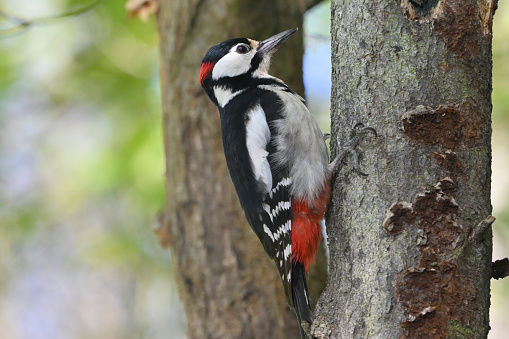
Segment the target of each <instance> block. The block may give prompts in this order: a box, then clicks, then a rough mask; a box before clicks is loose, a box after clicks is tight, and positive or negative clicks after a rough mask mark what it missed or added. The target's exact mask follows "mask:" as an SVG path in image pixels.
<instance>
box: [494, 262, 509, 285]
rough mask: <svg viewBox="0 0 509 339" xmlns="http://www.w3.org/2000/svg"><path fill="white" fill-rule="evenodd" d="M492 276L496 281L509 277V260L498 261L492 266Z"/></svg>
mask: <svg viewBox="0 0 509 339" xmlns="http://www.w3.org/2000/svg"><path fill="white" fill-rule="evenodd" d="M491 270H492V273H491V276H492V277H493V278H494V279H497V280H498V279H502V278H505V277H507V276H509V258H504V259H501V260H497V261H495V262H493V263H492V264H491Z"/></svg>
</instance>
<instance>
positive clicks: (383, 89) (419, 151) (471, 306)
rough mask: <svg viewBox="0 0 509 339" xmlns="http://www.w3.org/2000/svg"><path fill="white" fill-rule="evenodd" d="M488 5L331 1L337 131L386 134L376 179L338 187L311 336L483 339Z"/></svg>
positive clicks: (355, 179)
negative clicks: (358, 128)
mask: <svg viewBox="0 0 509 339" xmlns="http://www.w3.org/2000/svg"><path fill="white" fill-rule="evenodd" d="M418 4H420V6H418ZM492 8H493V2H490V3H488V2H485V1H482V0H481V1H477V0H468V1H459V0H449V1H446V0H440V1H437V0H434V1H426V0H422V1H417V0H416V1H406V0H400V1H396V0H380V1H371V0H363V1H346V0H333V1H332V29H331V30H332V65H333V70H332V82H333V88H332V132H333V135H339V136H341V137H340V139H341V140H343V141H345V142H346V141H347V136H348V135H349V132H350V130H351V128H352V126H353V125H354V124H355V123H357V122H363V123H364V124H366V125H369V126H371V127H374V128H376V130H377V131H378V134H379V137H378V138H377V139H376V140H373V141H371V142H370V143H368V144H367V145H364V146H363V157H362V159H361V167H362V169H363V170H364V171H365V172H366V173H369V176H367V177H361V176H359V175H357V174H356V173H355V172H354V171H352V170H351V167H349V166H346V167H345V168H343V169H342V170H341V172H340V173H338V174H337V176H336V177H335V184H334V193H333V199H332V205H331V207H330V209H329V217H328V225H329V226H328V228H327V229H328V232H329V253H330V272H329V281H328V285H327V287H326V289H325V291H324V293H323V294H322V297H321V298H320V300H319V301H318V306H317V311H316V312H315V316H316V319H315V322H314V324H313V326H312V331H313V333H314V335H315V336H317V337H319V338H329V337H331V338H384V339H385V338H485V337H486V336H487V333H488V330H489V319H488V311H489V305H490V299H489V298H490V295H489V291H490V277H491V252H492V241H491V229H490V228H489V227H484V226H480V228H482V230H484V231H485V232H482V230H481V229H476V226H477V225H478V224H479V225H483V223H481V221H483V220H484V219H485V218H486V217H488V216H489V215H490V213H491V204H490V184H491V182H490V178H491V169H490V167H491V146H490V141H491V118H490V114H491V16H492V14H493V13H492V12H491V14H490V12H489V11H492ZM332 140H335V138H334V137H333V138H332ZM332 145H333V154H334V153H336V152H337V149H338V148H337V145H336V144H335V143H334V142H333V143H332ZM491 222H492V221H491ZM484 224H486V223H484ZM488 224H489V223H488ZM474 229H475V231H474ZM472 234H480V235H479V236H472Z"/></svg>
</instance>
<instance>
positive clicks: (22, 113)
mask: <svg viewBox="0 0 509 339" xmlns="http://www.w3.org/2000/svg"><path fill="white" fill-rule="evenodd" d="M88 3H89V2H87V1H85V0H45V1H29V0H3V1H2V0H0V9H1V10H2V11H4V14H6V13H8V14H10V15H15V16H18V17H21V18H24V19H30V18H42V17H46V16H51V15H55V14H57V13H62V12H65V11H67V10H68V9H76V8H79V7H81V6H83V5H86V4H88ZM124 5H125V2H124V1H123V0H122V1H120V0H109V1H108V0H105V1H103V2H102V3H101V4H100V5H99V6H97V7H96V8H95V9H94V10H93V11H90V12H87V13H84V14H82V15H79V16H74V17H71V18H65V19H58V20H53V21H51V22H46V23H40V24H34V26H33V27H30V28H29V29H27V30H21V31H19V32H17V33H15V34H12V32H11V31H9V30H10V29H11V28H12V27H14V26H16V21H15V20H14V21H13V20H9V18H8V17H6V16H5V15H3V16H2V15H0V30H1V32H0V329H1V332H2V334H1V336H2V338H9V339H10V338H14V339H17V338H30V339H33V338H52V339H54V338H168V334H170V337H171V338H180V337H184V334H183V328H184V327H185V326H184V325H183V316H182V308H181V305H180V304H179V302H178V298H177V296H176V294H175V288H174V283H173V279H172V271H171V258H170V254H169V253H168V252H167V251H165V250H163V249H162V248H161V247H160V245H159V243H158V242H157V239H156V237H155V236H154V235H153V233H152V231H151V230H152V228H153V225H154V223H155V215H156V214H157V212H158V210H159V209H162V208H164V203H165V199H164V194H165V190H164V152H163V143H162V129H161V108H160V93H159V91H160V88H159V77H158V72H159V65H158V50H157V42H158V37H157V32H156V30H155V24H154V22H153V20H152V21H149V22H148V23H142V22H141V21H139V20H137V19H130V18H129V16H128V14H127V12H126V11H125V9H124ZM328 16H329V14H328V10H327V4H324V5H322V7H321V8H320V9H317V10H315V11H314V14H313V15H312V17H311V18H310V19H309V20H308V21H307V25H306V28H305V31H306V32H307V33H309V35H310V36H312V34H315V35H316V34H318V35H321V36H328V34H329V33H328V25H327V24H326V23H327V21H328ZM324 23H325V24H324ZM508 34H509V8H508V6H506V5H505V4H500V8H499V10H498V12H497V14H496V16H495V28H494V51H493V57H494V92H493V104H494V109H493V129H494V133H493V135H494V137H493V149H494V161H493V165H494V169H493V173H494V176H493V181H494V182H493V187H494V188H493V205H494V215H495V216H496V217H497V218H498V219H497V222H496V224H495V243H496V244H497V247H496V250H495V255H494V257H495V258H501V257H505V256H508V255H509V251H508V250H507V248H506V246H504V245H503V244H508V240H507V239H509V226H508V225H509V208H508V204H509V203H508V199H507V198H508V197H509V193H508V187H509V176H508V175H507V172H508V169H509V148H508V146H507V145H509V136H508V135H507V131H508V130H509V121H508V116H509V63H508V62H507V61H508V60H509V41H508V39H507V38H506V37H507V35H508ZM316 40H318V42H317V41H316ZM309 41H311V43H310V44H309V46H311V47H310V48H313V46H312V45H313V43H325V44H329V42H328V41H326V39H325V41H320V38H319V39H315V40H313V39H308V42H309ZM313 41H314V42H313ZM197 67H198V65H197ZM197 72H198V70H197ZM312 85H313V84H307V86H308V89H309V88H310V86H312ZM309 99H310V102H313V101H314V102H316V101H317V99H313V98H309ZM316 107H322V108H323V107H327V104H325V105H320V104H316ZM321 114H322V116H321V117H319V118H320V121H322V120H327V118H326V116H327V114H328V112H327V111H326V110H325V111H324V112H322V113H321ZM324 116H325V118H323V117H324ZM170 161H171V159H170ZM508 285H509V283H508V282H507V281H501V282H494V284H493V306H494V308H493V310H492V319H493V322H492V327H493V332H492V334H491V338H497V334H496V333H497V332H501V333H504V331H505V333H507V332H508V331H509V328H508V327H507V326H509V325H508V324H507V322H506V321H504V317H505V316H504V314H507V313H508V312H509V309H508V306H507V304H508V303H507V300H508V297H509V287H508ZM504 307H505V308H504ZM497 321H498V322H497Z"/></svg>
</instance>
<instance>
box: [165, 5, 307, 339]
mask: <svg viewBox="0 0 509 339" xmlns="http://www.w3.org/2000/svg"><path fill="white" fill-rule="evenodd" d="M313 2H315V1H311V0H307V1H293V0H279V1H269V0H263V1H257V2H248V1H241V0H222V1H215V0H214V1H213V0H192V1H190V0H171V1H162V0H161V1H160V9H159V13H158V15H157V21H158V26H159V33H160V48H161V81H162V98H163V99H162V100H163V102H162V104H163V115H164V138H165V139H164V144H165V149H166V179H167V207H166V211H165V213H163V214H162V215H161V219H162V225H163V226H164V227H163V228H162V229H160V230H159V234H160V236H161V238H162V239H163V241H165V242H167V243H168V244H169V245H170V248H171V253H172V256H173V259H174V264H175V276H176V279H177V286H178V292H179V295H180V297H181V299H182V301H183V304H184V308H185V311H186V317H187V324H188V337H189V338H297V337H298V336H299V334H298V333H299V332H298V327H297V322H296V320H295V316H294V314H293V312H291V311H290V310H289V308H288V307H287V306H286V302H285V299H284V292H283V289H282V285H281V282H280V279H279V277H278V275H277V270H276V268H275V267H274V265H273V263H272V262H271V261H270V260H269V259H268V257H267V256H266V254H265V253H264V251H263V248H262V246H261V244H260V243H259V241H258V239H257V238H256V236H255V234H254V232H253V231H252V230H251V229H250V227H249V226H248V224H247V222H246V220H245V217H244V214H243V212H242V210H241V208H240V204H239V203H238V199H237V196H236V194H235V191H234V189H233V185H232V183H231V180H230V177H229V175H228V170H227V168H226V163H225V159H224V155H223V150H222V146H221V136H220V122H219V113H218V111H217V108H216V107H215V106H213V105H212V104H211V103H210V101H209V99H208V98H207V96H206V94H205V93H204V92H203V90H202V89H201V87H200V84H199V81H198V77H199V70H200V65H201V59H202V58H203V56H204V55H205V53H206V52H207V50H208V48H210V47H211V46H213V45H215V44H217V43H219V42H221V41H224V40H227V39H230V38H234V37H241V36H244V37H250V38H254V39H257V40H262V39H265V38H267V37H269V36H271V35H273V34H275V33H279V32H281V31H283V30H286V29H288V28H291V27H301V26H302V20H303V13H304V11H305V10H306V9H307V7H308V6H311V5H312V3H313ZM302 52H303V46H302V30H301V31H300V34H297V35H296V36H295V37H293V38H292V39H290V40H289V41H288V42H287V43H286V44H285V46H284V48H281V50H280V51H279V52H278V53H277V55H276V56H275V57H274V59H275V60H274V63H273V65H274V67H273V73H274V75H275V76H278V77H281V78H282V79H285V81H286V82H287V83H288V84H289V85H290V86H291V87H293V88H294V89H295V90H296V91H298V92H299V93H303V84H302V72H301V69H302Z"/></svg>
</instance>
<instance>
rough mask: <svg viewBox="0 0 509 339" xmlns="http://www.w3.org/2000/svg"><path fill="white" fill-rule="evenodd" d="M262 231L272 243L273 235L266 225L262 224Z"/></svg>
mask: <svg viewBox="0 0 509 339" xmlns="http://www.w3.org/2000/svg"><path fill="white" fill-rule="evenodd" d="M263 231H264V232H265V233H267V235H268V236H269V237H270V240H272V242H274V235H273V234H272V232H271V231H270V229H269V228H268V227H267V225H265V224H263Z"/></svg>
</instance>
